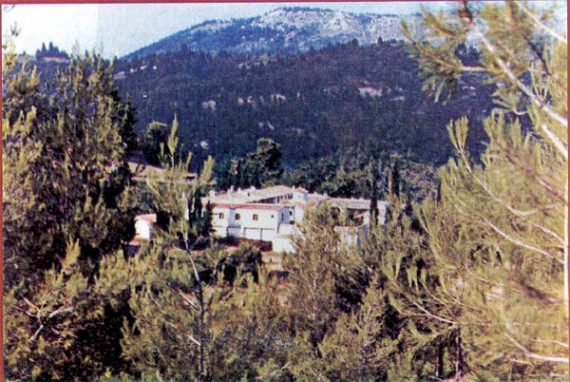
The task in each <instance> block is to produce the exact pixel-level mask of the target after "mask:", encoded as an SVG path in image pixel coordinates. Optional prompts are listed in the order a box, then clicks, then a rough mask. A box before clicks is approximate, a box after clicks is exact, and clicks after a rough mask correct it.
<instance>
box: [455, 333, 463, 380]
mask: <svg viewBox="0 0 570 382" xmlns="http://www.w3.org/2000/svg"><path fill="white" fill-rule="evenodd" d="M462 378H463V351H462V348H461V329H457V332H456V333H455V380H456V381H461V380H462Z"/></svg>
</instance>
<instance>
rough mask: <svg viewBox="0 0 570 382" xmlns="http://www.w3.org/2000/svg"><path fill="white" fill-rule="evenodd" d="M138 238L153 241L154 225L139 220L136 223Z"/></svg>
mask: <svg viewBox="0 0 570 382" xmlns="http://www.w3.org/2000/svg"><path fill="white" fill-rule="evenodd" d="M135 232H136V237H138V238H141V239H145V240H150V239H152V223H151V222H148V221H146V220H141V219H137V220H136V221H135Z"/></svg>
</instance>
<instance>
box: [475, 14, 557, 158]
mask: <svg viewBox="0 0 570 382" xmlns="http://www.w3.org/2000/svg"><path fill="white" fill-rule="evenodd" d="M472 25H473V30H474V31H475V33H476V34H477V36H478V37H479V38H480V39H481V41H482V42H483V44H484V45H485V47H486V48H487V49H488V50H489V52H491V53H492V54H493V57H494V60H495V62H496V63H497V65H499V67H500V68H501V70H502V71H503V73H504V74H505V75H506V76H507V77H508V78H509V79H510V80H511V81H512V82H513V84H514V85H515V86H516V87H517V88H518V89H519V90H520V91H522V92H523V93H524V94H525V95H526V96H527V97H529V99H530V100H531V102H532V103H533V104H534V105H536V106H537V107H538V108H539V110H544V112H545V113H546V114H547V115H548V116H549V117H551V118H552V119H553V120H555V121H556V122H558V123H560V124H562V125H563V126H565V127H566V128H568V119H567V118H565V117H564V116H562V115H560V114H558V113H557V112H556V111H554V110H553V109H552V107H551V106H550V105H548V104H547V103H545V102H543V101H542V100H541V99H540V98H539V97H538V96H537V95H536V94H535V93H534V92H533V91H532V90H531V89H530V88H529V87H528V86H527V85H525V84H524V83H523V82H522V81H521V80H520V79H519V78H518V77H517V76H516V75H515V74H514V73H513V72H512V70H511V69H510V68H509V66H508V65H507V64H506V63H505V62H504V61H503V60H502V59H501V58H500V57H499V55H498V52H497V47H496V46H495V45H493V43H492V42H491V41H490V40H489V39H488V38H487V36H485V34H484V33H483V32H481V30H480V29H479V27H478V26H477V25H476V23H473V24H472ZM540 127H541V128H542V130H543V131H544V132H545V134H546V136H547V137H548V138H549V139H550V140H551V141H552V143H553V144H554V147H556V149H557V150H558V152H559V153H560V154H562V155H563V156H564V158H565V159H568V148H567V147H566V145H565V144H564V142H562V140H561V139H560V137H558V136H557V135H556V134H555V133H554V132H553V131H552V130H551V129H550V128H549V127H548V126H546V124H544V123H543V124H541V125H540Z"/></svg>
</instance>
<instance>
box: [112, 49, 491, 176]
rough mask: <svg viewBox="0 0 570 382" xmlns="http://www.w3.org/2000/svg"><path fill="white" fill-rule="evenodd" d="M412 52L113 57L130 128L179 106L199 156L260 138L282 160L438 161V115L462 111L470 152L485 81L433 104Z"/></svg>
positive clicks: (232, 152)
mask: <svg viewBox="0 0 570 382" xmlns="http://www.w3.org/2000/svg"><path fill="white" fill-rule="evenodd" d="M458 51H459V52H460V54H461V55H462V58H463V59H464V60H466V61H476V60H477V59H478V58H477V52H476V51H475V50H473V49H471V48H465V47H460V48H458ZM409 55H410V51H409V48H407V47H406V46H405V45H404V44H403V43H399V42H394V41H392V42H380V43H379V44H377V45H374V46H368V47H361V46H359V45H358V43H357V42H356V41H355V42H352V43H348V44H343V45H334V46H329V47H327V48H324V49H322V50H318V51H315V50H313V51H310V52H308V53H305V54H300V55H288V56H270V55H265V56H261V57H260V56H250V57H247V56H243V55H242V56H236V55H229V54H218V55H216V56H211V55H209V54H207V53H196V52H192V51H188V50H186V51H184V50H182V51H178V52H171V53H164V54H160V55H151V56H147V57H144V58H133V59H131V60H127V61H123V60H120V61H119V62H117V63H116V65H115V73H120V75H116V76H115V77H116V78H119V80H118V81H116V83H117V86H118V87H119V89H120V91H121V95H122V97H123V98H124V99H129V100H130V101H131V102H132V105H133V106H134V108H135V109H136V110H137V124H136V125H135V130H136V131H137V132H139V133H143V132H144V131H145V129H146V128H147V126H148V125H149V124H150V123H151V122H152V121H159V122H163V123H169V121H171V120H172V117H173V115H175V114H176V116H177V118H178V120H179V122H180V125H181V126H182V128H181V129H180V131H179V134H180V137H181V140H182V142H183V143H184V147H185V148H187V149H188V150H190V151H192V152H194V154H195V155H197V156H198V157H199V158H205V157H206V156H207V155H213V156H214V157H215V158H216V159H217V160H220V161H223V160H226V159H228V158H231V157H232V156H241V155H244V154H245V153H246V152H249V151H252V150H253V149H254V148H255V144H256V141H257V140H258V139H259V138H261V137H266V138H271V139H273V140H274V141H276V142H277V143H279V144H280V145H281V150H282V152H283V161H284V165H285V166H286V167H289V168H290V167H296V166H297V165H299V164H300V163H302V162H305V161H308V160H314V159H319V158H320V157H322V156H326V155H331V154H334V153H337V152H338V151H341V152H344V151H346V150H347V149H357V148H358V149H360V150H364V151H366V152H368V153H374V152H384V153H399V154H400V155H402V156H406V157H408V158H409V159H411V160H414V161H416V162H423V163H427V164H435V165H440V164H442V163H445V162H446V161H447V159H448V158H449V156H450V154H451V150H452V146H451V144H450V143H449V140H448V139H447V131H446V129H445V124H446V123H447V122H449V121H450V120H451V119H454V118H458V117H460V116H462V115H466V116H468V117H469V118H470V119H471V120H472V121H473V129H472V130H471V131H470V133H469V139H468V142H469V143H468V144H469V149H470V150H471V151H472V152H473V154H474V155H475V156H477V154H478V153H479V152H480V151H481V149H482V148H483V145H482V141H484V139H485V138H484V133H483V124H482V118H481V117H480V116H481V113H488V112H489V111H490V110H491V109H492V107H493V103H492V100H491V93H492V91H493V89H492V87H490V86H485V84H484V80H485V77H484V76H482V75H477V76H469V77H466V78H462V79H461V80H460V81H459V82H458V83H457V84H456V86H457V92H455V94H456V96H455V97H453V98H451V99H449V102H448V103H447V105H443V104H441V103H434V100H433V98H430V97H428V96H427V95H426V94H425V93H424V92H422V81H423V80H422V78H421V76H420V75H419V71H418V63H417V61H416V60H415V59H413V58H410V56H409Z"/></svg>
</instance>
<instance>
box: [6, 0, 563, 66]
mask: <svg viewBox="0 0 570 382" xmlns="http://www.w3.org/2000/svg"><path fill="white" fill-rule="evenodd" d="M560 3H561V5H563V6H564V7H565V5H566V1H560ZM421 5H423V6H424V7H427V8H428V9H431V10H435V9H441V8H444V9H445V8H448V7H450V6H451V5H452V4H451V3H449V2H429V3H426V2H419V3H418V2H409V1H407V2H345V3H343V2H327V3H324V2H321V3H225V4H224V3H215V4H204V3H202V4H199V3H193V4H57V5H53V4H49V5H48V4H18V5H16V6H15V7H13V8H12V7H8V6H5V5H3V7H2V33H3V35H5V34H6V33H7V31H8V30H9V28H10V27H11V26H13V25H14V24H16V25H17V26H18V28H19V30H20V34H19V36H18V37H17V39H16V40H15V44H16V50H17V51H18V52H24V51H25V52H26V53H28V54H33V53H35V51H36V49H38V48H40V47H41V44H42V42H44V43H45V44H46V45H47V44H48V43H49V42H50V41H51V42H53V43H54V44H55V45H56V46H57V47H59V48H60V49H64V50H66V51H67V52H71V51H72V49H73V47H74V46H75V47H78V48H79V49H80V51H84V50H96V51H98V52H100V53H101V54H102V55H103V56H105V57H113V56H117V57H121V56H123V55H125V54H127V53H130V52H132V51H134V50H136V49H139V48H141V47H143V46H146V45H148V44H150V43H153V42H155V41H157V40H159V39H161V38H164V37H166V36H169V35H171V34H173V33H175V32H178V31H180V30H182V29H186V28H189V27H191V26H193V25H196V24H199V23H201V22H203V21H206V20H212V19H232V18H246V17H254V16H258V15H261V14H263V13H266V12H268V11H270V10H272V9H275V8H279V7H283V6H287V7H293V6H304V7H315V8H327V9H335V10H343V11H347V12H355V13H392V14H410V13H414V12H418V11H420V9H421V8H420V6H421ZM564 14H566V10H565V8H564Z"/></svg>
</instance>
